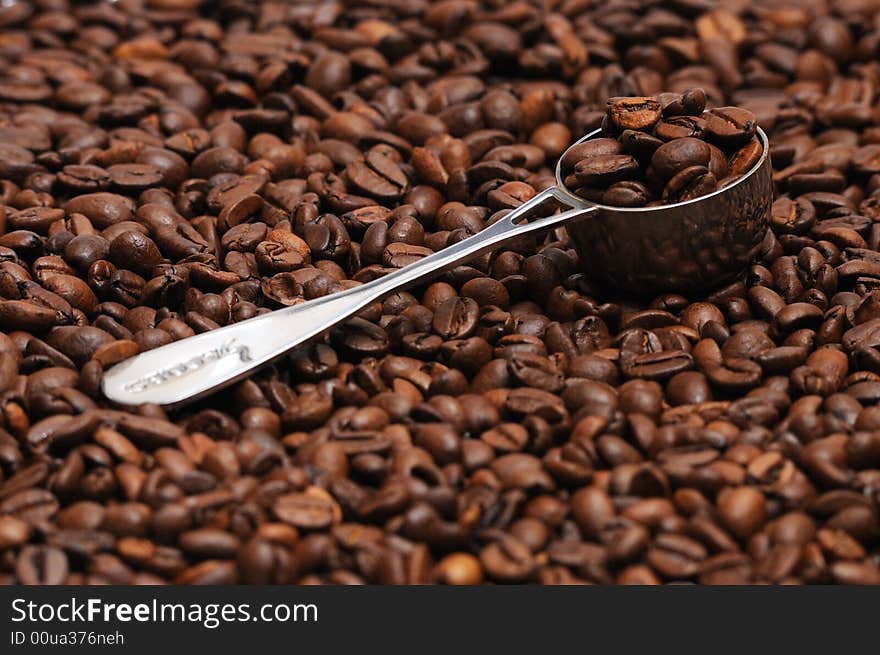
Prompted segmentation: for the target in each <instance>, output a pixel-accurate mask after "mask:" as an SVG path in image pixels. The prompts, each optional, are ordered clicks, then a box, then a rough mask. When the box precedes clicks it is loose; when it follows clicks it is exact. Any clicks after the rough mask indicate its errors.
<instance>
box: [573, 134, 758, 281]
mask: <svg viewBox="0 0 880 655" xmlns="http://www.w3.org/2000/svg"><path fill="white" fill-rule="evenodd" d="M597 134H598V131H597V132H593V133H591V134H589V135H587V136H586V137H584V139H581V141H584V140H586V139H588V138H593V137H595V136H597ZM758 135H759V137H760V139H761V142H762V144H763V146H764V154H763V156H762V157H761V160H760V161H759V162H758V163H757V164H755V166H754V167H753V168H752V170H751V171H749V172H748V173H747V174H746V175H744V176H743V177H741V178H739V179H738V180H736V181H735V182H734V183H733V184H731V185H729V186H727V187H725V188H723V189H720V190H719V191H716V192H715V193H712V194H710V195H707V196H703V197H702V198H697V199H696V200H690V201H688V202H684V203H678V204H675V205H664V206H660V207H651V208H639V209H621V208H615V207H605V206H601V205H590V204H589V203H587V205H588V206H594V207H596V209H597V212H596V213H595V214H592V215H590V217H589V219H588V220H579V221H572V222H571V223H569V224H568V225H566V229H567V230H568V233H569V234H570V235H571V237H572V239H573V240H574V242H575V244H576V246H577V249H578V252H579V253H580V256H581V262H582V264H583V267H584V270H585V272H586V273H587V274H589V275H590V276H591V277H593V278H595V279H596V280H598V281H600V282H601V283H603V284H604V285H605V286H606V287H607V288H608V289H609V291H610V292H612V293H614V292H618V293H624V294H637V295H643V296H644V295H656V294H657V293H660V292H665V291H675V292H678V293H688V292H693V291H698V290H702V289H706V288H709V287H712V286H717V285H720V284H723V283H724V282H726V281H728V280H730V279H732V278H733V277H735V276H736V275H738V274H739V273H741V272H742V271H743V270H744V269H745V268H746V266H748V264H749V263H750V262H751V261H753V260H754V258H755V255H756V254H757V251H758V249H759V248H760V246H761V241H762V240H763V238H764V235H765V234H766V232H767V227H768V225H769V220H770V207H771V205H772V204H773V180H772V168H771V166H770V154H769V144H768V142H767V135H766V134H764V132H763V131H761V130H758ZM556 177H557V181H558V180H559V178H560V174H559V170H558V168H557V171H556ZM560 186H561V184H560ZM566 195H569V194H568V193H566ZM570 197H573V196H570ZM581 202H583V201H581Z"/></svg>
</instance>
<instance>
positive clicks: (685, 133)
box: [560, 89, 842, 207]
mask: <svg viewBox="0 0 880 655" xmlns="http://www.w3.org/2000/svg"><path fill="white" fill-rule="evenodd" d="M688 93H691V97H694V98H696V97H700V98H703V102H699V101H696V100H693V101H692V100H687V101H685V100H684V99H683V98H684V97H685V96H674V94H666V96H663V101H661V100H659V99H658V98H649V97H636V98H612V99H611V100H609V101H608V105H607V110H606V111H607V116H606V121H605V122H604V123H603V130H604V132H605V136H603V137H600V138H597V139H593V140H592V141H593V142H594V143H595V145H592V146H590V145H589V144H590V143H591V142H590V141H588V142H585V143H583V144H579V145H577V146H575V147H574V148H572V149H571V151H569V152H568V153H567V154H566V155H565V156H564V157H563V158H562V160H561V163H560V170H561V172H562V175H563V181H564V183H565V185H566V186H567V187H568V188H569V189H571V190H573V191H574V192H576V193H578V194H579V195H581V196H583V197H585V198H586V199H588V200H591V201H594V202H602V203H603V204H606V205H612V206H618V207H643V206H646V205H650V204H652V203H653V204H657V203H663V204H671V203H676V202H684V201H687V200H694V199H696V198H700V197H702V196H705V195H708V194H710V193H712V192H714V191H715V190H716V189H717V188H718V187H719V186H724V185H726V184H729V183H731V182H733V181H735V179H737V178H738V177H739V176H742V175H744V174H745V173H747V172H748V171H749V170H751V168H752V167H753V166H754V165H755V164H756V163H757V162H758V161H759V160H760V159H761V155H762V154H763V151H764V148H763V146H762V144H761V142H760V141H759V140H758V139H757V137H755V136H754V134H755V130H756V128H757V119H756V117H755V116H754V114H752V113H751V112H749V111H748V110H746V109H741V108H738V107H719V108H714V109H710V110H706V111H705V112H703V109H702V107H703V106H704V105H705V93H704V92H703V90H702V89H697V90H695V91H694V92H690V91H689V92H688ZM685 95H687V94H685ZM667 96H668V97H667ZM672 97H675V99H670V98H672ZM663 102H666V104H665V105H664V104H663ZM664 106H665V107H666V108H667V109H666V110H664V109H663V107H664ZM685 108H687V109H685ZM664 111H666V112H668V113H663V112H664ZM690 112H695V113H693V114H690ZM661 114H662V115H663V116H664V118H662V120H661ZM612 137H614V138H612ZM728 160H729V161H728ZM793 177H794V176H793ZM826 177H828V175H826ZM835 179H836V178H835ZM823 180H824V178H823ZM829 180H830V178H829ZM801 183H803V184H805V185H807V186H805V187H804V188H805V189H806V188H807V187H809V188H810V189H824V188H825V186H823V184H824V183H822V184H820V183H818V182H817V181H816V180H813V179H810V180H802V181H799V180H795V184H796V185H797V184H801ZM829 184H830V182H829ZM827 188H828V190H831V191H839V190H841V189H842V186H839V185H834V184H832V185H831V186H828V187H827ZM795 190H797V189H795Z"/></svg>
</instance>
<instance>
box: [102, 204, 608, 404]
mask: <svg viewBox="0 0 880 655" xmlns="http://www.w3.org/2000/svg"><path fill="white" fill-rule="evenodd" d="M551 198H555V199H556V200H557V201H560V200H562V201H564V202H566V203H568V202H570V201H569V200H567V199H565V198H564V196H561V195H560V194H558V192H557V190H556V188H555V187H554V188H550V189H547V190H546V191H543V192H541V193H539V194H538V195H536V196H535V197H534V198H532V199H531V200H530V201H528V202H526V203H524V204H523V205H521V206H520V207H518V208H516V209H515V210H514V211H512V212H510V213H509V214H507V215H506V216H505V217H504V218H502V219H501V220H499V221H497V222H495V223H493V224H492V225H490V226H489V227H487V228H486V229H484V230H482V231H481V232H479V233H478V234H475V235H473V236H471V237H468V238H467V239H464V240H462V241H459V242H458V243H456V244H453V245H451V246H449V247H447V248H444V249H443V250H441V251H439V252H436V253H434V254H432V255H430V256H428V257H425V258H424V259H422V260H420V261H418V262H415V263H414V264H410V265H408V266H405V267H403V268H401V269H399V270H397V271H395V272H393V273H390V274H388V275H386V276H384V277H381V278H378V279H376V280H373V281H371V282H368V283H366V284H363V285H360V286H358V287H354V288H352V289H347V290H345V291H341V292H339V293H334V294H331V295H328V296H324V297H322V298H317V299H315V300H312V301H309V302H307V303H302V304H300V305H295V306H293V307H287V308H285V309H281V310H278V311H274V312H271V313H269V314H263V315H261V316H257V317H255V318H252V319H248V320H246V321H242V322H240V323H235V324H233V325H228V326H226V327H222V328H219V329H217V330H211V331H210V332H204V333H202V334H198V335H196V336H193V337H189V338H186V339H181V340H180V341H176V342H174V343H171V344H168V345H167V346H162V347H160V348H156V349H154V350H149V351H147V352H144V353H141V354H140V355H137V356H135V357H132V358H131V359H129V360H127V361H125V362H122V363H120V364H118V365H117V366H115V367H113V368H112V369H110V370H109V371H107V372H106V373H105V374H104V379H103V383H102V384H103V391H104V394H105V395H106V396H107V398H109V399H110V400H113V401H115V402H118V403H122V404H125V405H137V404H141V403H157V404H160V405H177V404H182V403H184V402H186V401H191V400H195V399H196V398H198V397H200V396H204V395H206V394H208V393H210V392H212V391H215V390H217V389H220V388H222V387H225V386H227V385H229V384H231V383H233V382H235V381H237V380H240V379H242V378H243V377H245V376H246V375H248V374H249V373H250V372H251V371H253V370H254V369H255V368H257V367H259V366H262V365H263V364H266V363H268V362H271V361H272V360H274V359H277V358H278V357H280V356H282V355H283V354H284V353H286V352H287V351H289V350H291V349H292V348H295V347H296V346H298V345H300V344H302V343H305V342H306V341H309V340H310V339H313V338H314V337H316V336H318V335H319V334H321V333H322V332H325V331H327V330H329V329H330V328H332V327H333V326H334V325H336V324H337V323H340V322H341V321H344V320H345V319H347V318H349V317H350V316H352V315H353V314H355V313H357V312H358V311H359V310H361V309H363V308H364V307H366V306H367V305H369V304H370V303H372V302H374V301H376V300H380V299H381V298H383V297H385V296H387V295H389V294H391V293H394V292H395V291H399V290H401V289H404V288H406V287H408V286H411V285H413V284H416V283H418V282H420V281H422V280H424V279H426V278H430V277H433V276H436V275H437V274H438V273H440V272H442V271H445V270H448V269H450V268H454V267H455V266H457V265H458V264H460V263H462V262H463V261H466V260H468V259H470V258H472V257H475V256H477V255H479V254H481V253H484V252H487V251H489V250H491V249H492V248H494V247H496V246H497V245H499V244H501V243H503V242H505V241H508V240H510V239H513V238H516V237H518V236H522V235H524V234H529V233H531V232H537V231H539V230H546V229H548V228H551V227H554V226H556V225H561V224H562V223H564V222H565V221H568V220H571V219H573V218H576V217H581V216H583V215H584V214H586V213H589V212H591V211H593V208H592V207H589V206H586V205H584V206H582V207H577V208H574V209H571V210H568V211H565V212H562V213H559V214H555V215H552V216H547V217H545V218H539V219H537V220H535V221H532V222H528V223H517V222H516V221H517V219H519V218H522V217H524V216H526V215H527V214H530V213H532V212H533V211H535V210H536V209H539V208H540V207H541V206H543V205H545V204H546V203H547V201H549V200H550V199H551Z"/></svg>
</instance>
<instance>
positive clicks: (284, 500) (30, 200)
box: [0, 0, 880, 584]
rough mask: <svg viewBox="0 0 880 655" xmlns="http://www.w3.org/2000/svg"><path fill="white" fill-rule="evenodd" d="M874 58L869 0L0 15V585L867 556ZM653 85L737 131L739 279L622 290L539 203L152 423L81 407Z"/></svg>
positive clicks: (877, 388) (521, 172)
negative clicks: (748, 179)
mask: <svg viewBox="0 0 880 655" xmlns="http://www.w3.org/2000/svg"><path fill="white" fill-rule="evenodd" d="M878 52H880V10H878V7H877V4H876V3H875V2H872V1H869V0H845V1H840V2H830V1H829V0H760V1H758V0H752V1H751V2H750V1H749V0H742V1H737V2H720V1H718V2H714V1H712V0H670V1H667V2H657V1H654V0H642V1H638V0H603V1H602V2H577V1H566V2H558V3H543V2H531V1H529V0H516V1H514V2H507V1H501V0H497V1H496V0H437V1H428V0H394V1H393V2H392V1H387V2H386V1H385V0H371V1H370V2H357V3H343V2H339V1H336V0H319V1H316V2H308V3H307V2H287V1H278V0H204V1H200V0H118V1H117V2H109V1H104V0H91V1H83V2H74V1H73V0H17V1H16V0H6V1H5V2H2V3H0V63H2V65H0V582H3V583H10V584H13V583H21V584H40V583H69V584H107V583H116V584H149V583H173V584H191V583H254V584H261V583H284V584H286V583H309V584H319V583H353V584H357V583H369V584H380V583H381V584H385V583H394V584H409V583H433V582H437V583H445V584H481V583H601V584H610V583H645V584H653V583H665V582H694V583H705V584H718V583H809V584H818V583H842V584H849V583H875V584H876V583H880V522H878V501H880V404H878V403H880V113H878V111H877V99H878V98H877V96H878V89H880V63H878V61H880V60H878ZM694 89H701V90H702V93H700V92H698V91H693V90H694ZM666 93H670V94H678V95H679V96H680V97H681V98H682V107H684V104H685V103H684V99H685V98H688V99H689V100H688V102H689V103H690V102H691V101H696V100H698V99H700V98H701V97H702V96H705V105H706V108H707V109H708V110H709V112H710V114H709V115H711V116H716V117H719V118H722V120H723V117H724V116H725V115H727V116H728V117H730V116H731V114H730V113H729V112H730V111H732V110H720V109H717V108H720V107H728V106H734V107H740V108H743V109H744V110H747V111H749V112H751V113H752V114H753V115H754V116H755V117H756V119H757V122H758V124H760V125H761V127H762V129H764V130H765V131H766V132H767V134H768V135H769V138H770V155H771V158H772V162H773V166H774V178H775V184H776V188H777V197H776V200H775V202H774V204H773V215H772V230H771V231H769V232H768V234H767V237H766V239H765V241H764V244H763V247H762V249H761V254H760V260H759V261H757V262H756V263H755V264H754V265H753V266H751V267H750V268H749V270H748V271H746V273H745V274H744V276H743V278H742V279H740V280H737V281H734V282H732V283H729V284H727V285H726V286H724V287H722V288H719V289H716V290H714V291H712V292H710V293H706V294H704V295H702V296H699V297H683V296H681V295H675V294H667V295H662V296H659V297H656V298H647V299H641V300H634V299H631V298H625V297H618V296H617V295H615V294H614V293H609V292H608V291H600V290H599V289H597V288H596V287H595V286H594V284H593V283H592V282H591V281H590V280H589V279H587V278H586V277H585V276H584V275H583V274H582V273H581V272H580V271H581V262H580V260H579V257H578V254H577V253H576V252H575V251H574V249H573V248H572V244H571V241H570V239H569V237H568V235H567V234H566V233H565V231H564V230H562V229H560V230H556V231H554V232H552V233H551V234H549V235H547V236H546V237H542V238H541V239H522V240H520V241H518V242H517V243H514V244H511V245H510V246H509V247H506V248H503V249H499V250H497V251H496V252H493V253H489V254H486V255H484V256H482V257H480V258H478V259H476V260H474V261H472V262H470V263H469V264H467V265H464V266H459V267H458V268H456V269H454V270H452V271H450V272H448V273H447V274H445V276H444V277H442V278H440V279H438V280H437V281H435V282H433V283H431V284H426V285H423V286H421V287H418V288H415V289H412V290H411V291H409V292H401V293H398V294H395V295H393V296H391V297H389V298H387V299H386V300H384V301H383V302H377V303H374V304H373V305H371V306H369V307H368V308H366V309H365V311H363V312H362V313H361V314H360V315H359V316H358V317H357V318H354V319H352V320H351V321H349V322H347V323H346V324H344V325H342V326H340V327H339V328H338V329H335V330H333V331H332V332H331V333H330V334H329V335H327V337H326V338H325V339H323V340H321V341H319V342H317V343H315V344H313V345H311V346H310V347H307V348H302V349H299V350H297V351H296V352H294V353H293V354H292V355H291V356H290V357H288V358H286V359H284V360H283V361H280V362H278V363H277V364H275V365H274V366H272V367H270V368H268V369H266V370H264V371H261V372H260V373H259V374H257V375H254V376H253V377H252V378H250V379H247V380H244V381H241V382H239V383H238V384H236V385H235V386H234V387H232V388H230V389H229V390H227V391H224V392H221V393H218V394H216V395H214V396H212V397H209V398H207V399H204V400H202V401H200V403H199V404H196V405H193V406H190V407H188V408H185V409H183V410H179V411H176V412H170V411H166V410H164V409H163V408H161V407H158V406H155V405H143V406H140V407H136V408H125V407H118V406H113V405H112V404H110V403H109V402H108V401H107V400H106V399H104V398H103V397H102V396H101V394H100V391H99V385H100V381H101V378H102V375H103V372H104V371H105V370H107V369H108V368H109V367H111V366H113V365H114V364H116V363H118V362H120V361H122V360H124V359H126V358H127V357H130V356H132V355H134V354H136V353H138V352H142V351H145V350H148V349H150V348H155V347H157V346H161V345H163V344H166V343H170V342H172V341H175V340H178V339H181V338H184V337H186V336H189V335H192V334H195V333H199V332H202V331H205V330H211V329H214V328H216V327H217V326H222V325H227V324H229V323H231V322H235V321H240V320H243V319H246V318H248V317H251V316H254V315H256V314H259V313H262V312H267V311H271V310H273V309H277V308H279V307H283V306H287V305H293V304H296V303H300V302H304V301H307V300H310V299H312V298H317V297H320V296H322V295H325V294H327V293H331V292H333V291H336V290H339V289H345V288H348V287H350V286H353V285H357V284H361V283H363V282H366V281H369V280H372V279H374V278H376V277H378V276H381V275H384V274H385V273H387V272H388V271H391V270H394V269H396V268H398V267H400V266H404V265H406V264H407V263H410V262H413V261H417V260H418V259H420V258H422V257H424V256H426V255H428V254H430V253H432V252H435V251H437V250H440V249H442V248H444V247H446V246H448V245H450V244H453V243H456V242H458V241H460V240H461V239H464V238H466V237H468V236H469V235H472V234H474V233H476V232H478V231H479V230H481V229H483V228H484V227H486V226H487V225H489V224H491V223H492V222H493V221H496V220H498V219H499V218H500V217H501V216H503V215H504V213H505V212H508V211H509V210H510V209H512V208H514V207H517V206H518V205H519V204H521V203H522V202H524V201H526V200H528V199H529V198H531V197H533V196H534V195H535V194H536V193H538V192H540V191H541V190H543V189H545V188H547V187H548V186H550V185H552V184H553V183H554V173H553V171H554V167H555V165H556V162H557V160H558V158H559V157H560V156H561V155H562V153H563V152H564V151H565V150H566V148H567V147H568V146H569V144H570V143H571V142H573V141H575V140H577V139H578V138H579V137H580V136H582V135H584V134H586V133H588V132H590V131H592V130H595V129H598V128H600V127H601V126H602V124H603V121H605V116H606V107H607V105H606V102H607V99H608V98H632V97H636V98H646V97H647V98H650V97H657V98H665V97H671V96H664V95H661V94H666ZM676 97H678V96H676ZM636 102H638V101H636ZM659 102H661V118H662V103H663V101H662V100H661V101H659ZM623 104H624V105H625V104H626V103H625V102H624V103H623ZM676 111H678V110H676ZM686 111H695V110H694V109H688V110H686ZM737 111H738V110H737ZM718 112H721V113H720V114H719V113H718ZM724 112H728V113H727V114H725V113H724ZM622 115H623V114H622ZM682 115H687V114H686V113H685V114H682ZM732 116H733V121H734V123H736V121H737V120H738V118H737V117H738V116H739V114H738V113H737V114H733V115H732ZM664 120H665V119H664ZM706 120H707V122H708V121H709V120H713V119H706ZM750 120H751V119H750ZM672 122H673V124H675V121H672ZM678 122H686V121H678ZM606 124H607V123H606ZM658 124H659V120H658ZM704 133H705V130H704ZM642 138H643V137H642ZM709 142H710V143H714V144H715V145H719V147H720V144H719V142H717V141H712V140H709ZM710 151H711V149H710ZM716 163H718V162H717V161H716ZM700 165H702V166H707V164H706V162H702V160H701V164H700ZM707 167H708V166H707ZM714 174H715V173H713V175H714ZM718 179H723V176H721V177H720V178H719V177H718V176H716V180H718ZM621 193H627V194H628V193H629V191H628V190H626V189H625V188H624V189H623V191H622V192H621Z"/></svg>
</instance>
